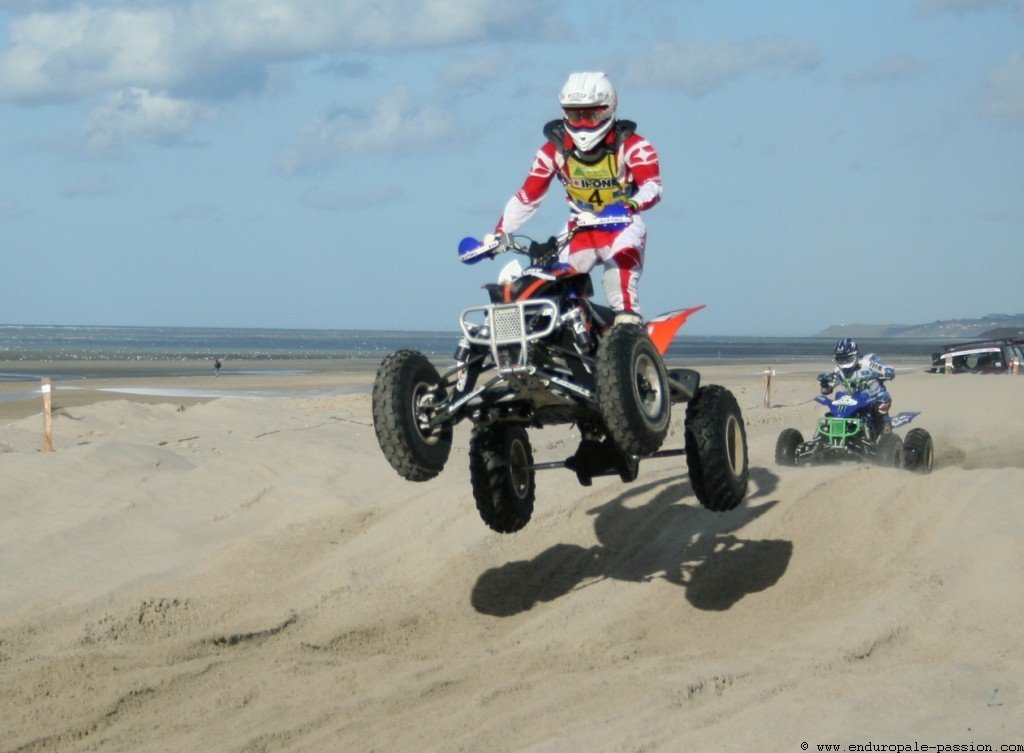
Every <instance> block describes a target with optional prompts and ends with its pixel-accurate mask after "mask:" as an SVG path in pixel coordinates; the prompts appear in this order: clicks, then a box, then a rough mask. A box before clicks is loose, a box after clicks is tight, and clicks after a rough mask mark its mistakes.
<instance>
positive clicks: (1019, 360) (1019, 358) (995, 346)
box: [929, 338, 1024, 374]
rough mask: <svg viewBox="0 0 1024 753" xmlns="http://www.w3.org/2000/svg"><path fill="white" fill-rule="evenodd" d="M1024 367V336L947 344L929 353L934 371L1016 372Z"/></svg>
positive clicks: (967, 372)
mask: <svg viewBox="0 0 1024 753" xmlns="http://www.w3.org/2000/svg"><path fill="white" fill-rule="evenodd" d="M1022 369H1024V340H1020V339H1017V338H1001V339H995V340H974V341H971V342H965V343H957V344H955V345H947V346H946V347H945V348H943V349H942V352H941V353H932V366H931V368H930V369H929V371H930V372H932V373H934V374H1017V373H1020V372H1021V371H1022Z"/></svg>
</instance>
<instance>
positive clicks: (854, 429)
mask: <svg viewBox="0 0 1024 753" xmlns="http://www.w3.org/2000/svg"><path fill="white" fill-rule="evenodd" d="M815 400H816V401H817V402H819V403H821V404H822V405H824V406H825V407H827V408H828V412H827V413H826V414H825V415H824V416H823V417H822V418H819V419H818V425H817V428H816V431H815V435H814V438H813V439H811V440H809V441H807V442H805V441H804V438H803V435H802V434H801V433H800V432H799V431H798V430H796V429H784V430H783V431H782V433H781V434H779V438H778V441H777V442H776V444H775V462H776V463H777V464H779V465H806V464H811V463H820V462H824V461H827V460H830V459H831V460H836V459H843V458H851V457H853V458H865V459H868V460H870V461H873V462H875V463H876V464H878V465H881V466H885V467H888V468H906V469H907V470H908V471H916V472H919V473H929V472H930V471H931V470H932V461H933V457H932V456H933V448H932V438H931V435H930V434H929V433H928V432H927V431H925V430H924V429H911V430H910V431H909V432H907V438H906V439H900V437H899V435H898V434H896V433H895V431H894V429H898V428H899V427H901V426H905V425H906V424H909V423H910V422H911V421H913V420H914V418H915V417H917V416H918V415H920V413H910V412H905V413H898V414H896V415H895V416H893V417H892V418H891V419H889V420H888V421H884V422H880V421H878V420H877V418H876V417H875V416H874V415H873V408H874V407H875V404H876V403H877V402H878V400H879V398H878V397H877V396H871V395H868V394H866V393H864V392H850V393H847V392H837V393H836V394H835V396H834V397H831V398H830V397H826V396H824V395H819V396H817V397H816V398H815Z"/></svg>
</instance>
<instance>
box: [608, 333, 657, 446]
mask: <svg viewBox="0 0 1024 753" xmlns="http://www.w3.org/2000/svg"><path fill="white" fill-rule="evenodd" d="M597 404H598V407H599V408H600V410H601V415H602V416H603V417H604V422H605V425H606V427H607V428H608V435H609V436H610V437H611V439H612V441H613V442H614V443H615V444H616V446H617V447H618V448H619V449H620V450H622V451H623V452H624V453H625V454H627V455H637V456H644V455H650V454H652V453H654V452H657V450H658V448H659V447H661V443H662V442H664V441H665V436H666V435H667V434H668V427H669V421H670V420H671V418H672V403H671V398H670V396H669V388H668V374H667V372H666V371H665V364H664V363H663V362H662V360H661V354H660V353H658V350H657V348H655V347H654V343H652V342H651V340H650V338H649V337H647V333H646V332H645V331H644V329H643V328H642V327H639V326H636V325H631V324H619V325H616V326H614V327H612V329H611V331H610V332H609V333H608V334H607V335H606V336H605V338H604V339H603V340H602V341H601V344H600V346H599V347H598V349H597Z"/></svg>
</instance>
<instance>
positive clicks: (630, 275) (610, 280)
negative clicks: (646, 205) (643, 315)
mask: <svg viewBox="0 0 1024 753" xmlns="http://www.w3.org/2000/svg"><path fill="white" fill-rule="evenodd" d="M646 244H647V226H646V225H644V222H643V220H641V219H640V218H639V217H633V222H632V224H631V225H630V226H629V227H627V228H625V229H623V230H614V231H612V230H597V229H595V230H582V231H580V232H579V233H577V234H576V235H575V236H574V237H573V239H572V240H571V241H569V246H568V247H567V248H564V249H562V253H561V256H560V257H559V261H561V262H563V263H566V264H570V265H571V266H572V267H573V269H575V270H576V271H577V272H582V273H588V272H590V270H592V269H593V268H594V267H595V266H596V265H597V264H602V265H603V266H604V276H603V278H602V282H603V283H604V294H605V298H607V299H608V305H609V306H611V307H612V308H613V309H614V310H615V311H629V312H633V313H637V314H639V313H640V303H639V299H638V297H637V283H638V282H639V281H640V275H641V274H643V271H644V247H645V246H646Z"/></svg>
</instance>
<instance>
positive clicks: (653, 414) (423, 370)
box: [373, 213, 748, 533]
mask: <svg viewBox="0 0 1024 753" xmlns="http://www.w3.org/2000/svg"><path fill="white" fill-rule="evenodd" d="M606 214H607V216H598V217H593V216H591V217H590V218H589V220H590V221H589V222H580V223H579V224H578V225H577V226H576V228H574V229H573V230H572V231H570V232H568V233H566V234H564V235H563V236H561V237H559V238H552V239H550V240H549V241H547V242H546V243H537V242H533V241H530V240H529V239H528V238H522V237H516V238H511V237H508V236H505V237H504V239H503V240H493V241H491V242H490V243H488V244H487V245H484V244H481V242H480V241H476V240H474V239H471V238H467V239H464V240H463V242H462V244H461V245H460V249H459V253H460V259H461V260H462V261H463V262H465V263H475V262H477V261H480V260H482V259H484V258H493V257H495V256H497V255H498V254H501V253H506V252H511V253H515V254H520V255H524V256H526V257H527V258H528V260H529V264H528V266H527V268H526V269H523V268H522V266H521V265H520V264H519V262H518V261H513V262H511V263H510V264H508V265H506V267H505V269H504V270H503V271H502V273H501V275H500V277H499V282H498V283H497V284H488V285H486V286H485V288H486V290H487V292H488V294H489V296H490V304H489V305H484V306H472V307H470V308H467V309H465V310H464V311H463V312H462V316H461V321H460V324H461V329H462V333H463V334H462V338H461V340H460V341H459V344H458V347H457V348H456V350H455V355H454V360H455V363H454V365H453V366H452V367H451V368H450V369H448V370H447V371H445V373H444V374H441V373H439V372H438V370H437V369H436V368H435V367H434V365H433V364H432V363H431V362H430V361H429V360H428V359H427V358H426V357H425V356H424V355H422V354H421V353H418V352H416V351H412V350H400V351H398V352H396V353H393V354H391V355H390V356H388V357H387V358H385V359H384V361H383V363H381V366H380V369H379V370H378V372H377V377H376V379H375V381H374V386H373V423H374V429H375V431H376V433H377V439H378V441H379V442H380V447H381V450H383V452H384V456H385V457H386V458H387V460H388V462H389V463H390V464H391V466H392V467H393V468H394V469H395V470H396V471H397V472H398V473H399V475H400V476H402V477H403V478H405V479H408V480H409V481H426V480H428V479H431V478H433V477H435V476H437V475H438V474H439V473H440V472H441V471H442V469H443V468H444V466H445V463H446V461H447V460H448V455H449V452H450V450H451V444H452V427H454V426H455V424H457V423H458V422H460V421H462V420H464V419H469V420H470V421H472V422H473V424H474V426H473V433H472V437H471V439H470V448H469V456H470V478H471V482H472V486H473V496H474V497H475V499H476V506H477V510H478V511H479V512H480V516H481V517H482V518H483V520H484V522H485V523H486V524H487V525H488V526H490V527H491V528H492V529H493V530H495V531H497V532H499V533H512V532H514V531H518V530H520V529H521V528H523V527H524V526H525V525H526V524H527V523H528V522H529V520H530V516H531V515H532V513H533V505H534V499H535V494H536V486H535V475H536V471H538V470H543V469H550V468H569V469H570V470H572V471H574V472H575V473H576V476H577V478H578V480H579V482H580V483H581V484H583V485H584V486H589V485H590V484H591V481H592V479H593V478H594V477H595V476H603V475H616V474H617V475H618V476H619V477H620V478H621V479H622V480H623V481H624V482H631V481H634V480H635V479H636V478H637V474H638V471H639V463H640V460H641V459H645V458H652V457H667V456H673V455H684V454H685V456H686V462H687V467H688V470H689V477H690V483H691V484H692V486H693V490H694V493H695V494H696V496H697V499H698V500H700V502H701V504H702V505H704V506H705V507H707V508H709V509H711V510H717V511H724V510H731V509H732V508H734V507H736V506H737V505H739V504H740V502H741V501H742V500H743V497H744V495H745V494H746V489H747V473H748V467H747V440H746V431H745V429H744V425H743V417H742V415H741V414H740V409H739V406H738V405H737V403H736V399H735V398H734V397H733V395H732V394H731V393H730V392H729V391H728V390H727V389H725V388H723V387H719V386H714V385H710V386H703V387H702V386H700V375H699V374H698V373H697V372H696V371H693V370H690V369H671V370H667V369H666V368H665V364H664V363H663V361H662V354H663V353H664V352H665V351H666V350H667V349H668V345H669V342H670V341H671V340H672V337H673V336H674V335H675V332H676V330H678V328H679V327H680V326H681V325H682V324H683V322H684V321H685V320H686V319H687V317H689V316H690V314H692V313H693V312H694V311H698V310H700V309H701V308H703V306H697V307H695V308H690V309H685V310H681V311H675V312H672V313H669V314H666V315H663V316H661V317H658V318H656V319H655V320H653V321H652V322H650V323H649V324H647V326H646V328H645V327H642V326H639V325H636V324H618V325H615V326H612V324H613V317H614V314H613V312H612V311H611V309H609V308H606V307H604V306H600V305H598V304H596V303H594V302H593V301H592V300H591V299H592V296H593V293H594V290H593V285H592V283H591V280H590V276H589V275H587V274H580V273H577V272H575V271H574V270H572V269H571V268H568V267H567V266H565V265H560V264H558V253H559V251H560V249H561V248H562V247H563V246H564V245H565V244H567V243H568V241H569V240H570V238H571V237H572V235H573V233H575V232H579V231H580V230H581V229H583V228H586V227H595V226H605V227H607V226H612V227H614V226H615V224H616V223H620V226H621V223H622V222H623V221H624V218H623V217H622V216H621V215H613V214H611V213H606ZM673 403H687V407H686V423H685V448H683V449H678V450H661V449H660V448H661V445H662V442H663V441H664V439H665V437H666V435H667V433H668V429H669V421H670V418H671V406H672V404H673ZM569 423H571V424H575V425H576V426H577V427H578V429H579V431H580V434H581V437H582V439H581V442H580V445H579V448H578V449H577V450H576V452H575V454H573V455H572V457H569V458H568V459H566V460H564V461H557V462H547V463H535V462H534V458H533V452H532V450H531V447H530V439H529V436H528V434H527V431H526V429H527V428H541V427H544V426H548V425H553V424H569Z"/></svg>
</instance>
